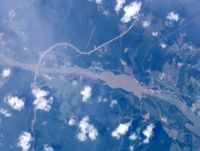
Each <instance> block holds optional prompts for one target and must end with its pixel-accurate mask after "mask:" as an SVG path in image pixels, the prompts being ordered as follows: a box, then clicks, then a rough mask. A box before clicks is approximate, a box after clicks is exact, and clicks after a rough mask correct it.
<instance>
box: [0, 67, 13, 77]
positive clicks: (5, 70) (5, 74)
mask: <svg viewBox="0 0 200 151" xmlns="http://www.w3.org/2000/svg"><path fill="white" fill-rule="evenodd" d="M10 75H11V70H10V69H3V71H2V73H1V76H2V77H3V78H7V77H9V76H10Z"/></svg>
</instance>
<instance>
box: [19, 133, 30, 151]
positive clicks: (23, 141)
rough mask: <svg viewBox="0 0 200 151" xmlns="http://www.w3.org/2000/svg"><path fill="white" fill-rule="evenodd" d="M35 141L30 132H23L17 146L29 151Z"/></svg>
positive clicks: (23, 150)
mask: <svg viewBox="0 0 200 151" xmlns="http://www.w3.org/2000/svg"><path fill="white" fill-rule="evenodd" d="M32 140H33V138H32V136H31V133H29V132H23V133H22V134H21V135H20V136H19V141H18V143H17V146H18V147H20V148H21V149H22V151H28V150H29V149H30V147H31V141H32Z"/></svg>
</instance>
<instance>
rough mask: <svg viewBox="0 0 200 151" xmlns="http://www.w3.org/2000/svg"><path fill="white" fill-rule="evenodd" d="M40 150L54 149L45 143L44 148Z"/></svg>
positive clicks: (52, 150)
mask: <svg viewBox="0 0 200 151" xmlns="http://www.w3.org/2000/svg"><path fill="white" fill-rule="evenodd" d="M42 151H54V149H53V148H52V147H51V146H49V145H47V144H45V145H44V149H43V150H42Z"/></svg>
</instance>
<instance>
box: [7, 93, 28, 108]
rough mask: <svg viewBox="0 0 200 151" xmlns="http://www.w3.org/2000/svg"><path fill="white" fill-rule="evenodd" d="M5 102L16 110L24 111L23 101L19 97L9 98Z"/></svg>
mask: <svg viewBox="0 0 200 151" xmlns="http://www.w3.org/2000/svg"><path fill="white" fill-rule="evenodd" d="M4 101H5V102H6V103H7V104H8V105H9V106H10V107H11V108H12V109H14V110H17V111H21V110H22V109H24V101H23V99H20V98H18V97H17V96H10V95H9V96H7V97H6V98H5V99H4Z"/></svg>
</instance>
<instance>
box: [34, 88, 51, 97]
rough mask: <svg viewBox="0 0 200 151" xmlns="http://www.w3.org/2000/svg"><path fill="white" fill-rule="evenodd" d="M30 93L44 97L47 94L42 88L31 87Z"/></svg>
mask: <svg viewBox="0 0 200 151" xmlns="http://www.w3.org/2000/svg"><path fill="white" fill-rule="evenodd" d="M32 93H33V95H34V96H35V97H36V98H42V97H46V96H47V95H48V94H49V92H48V91H45V90H42V89H33V90H32Z"/></svg>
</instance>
